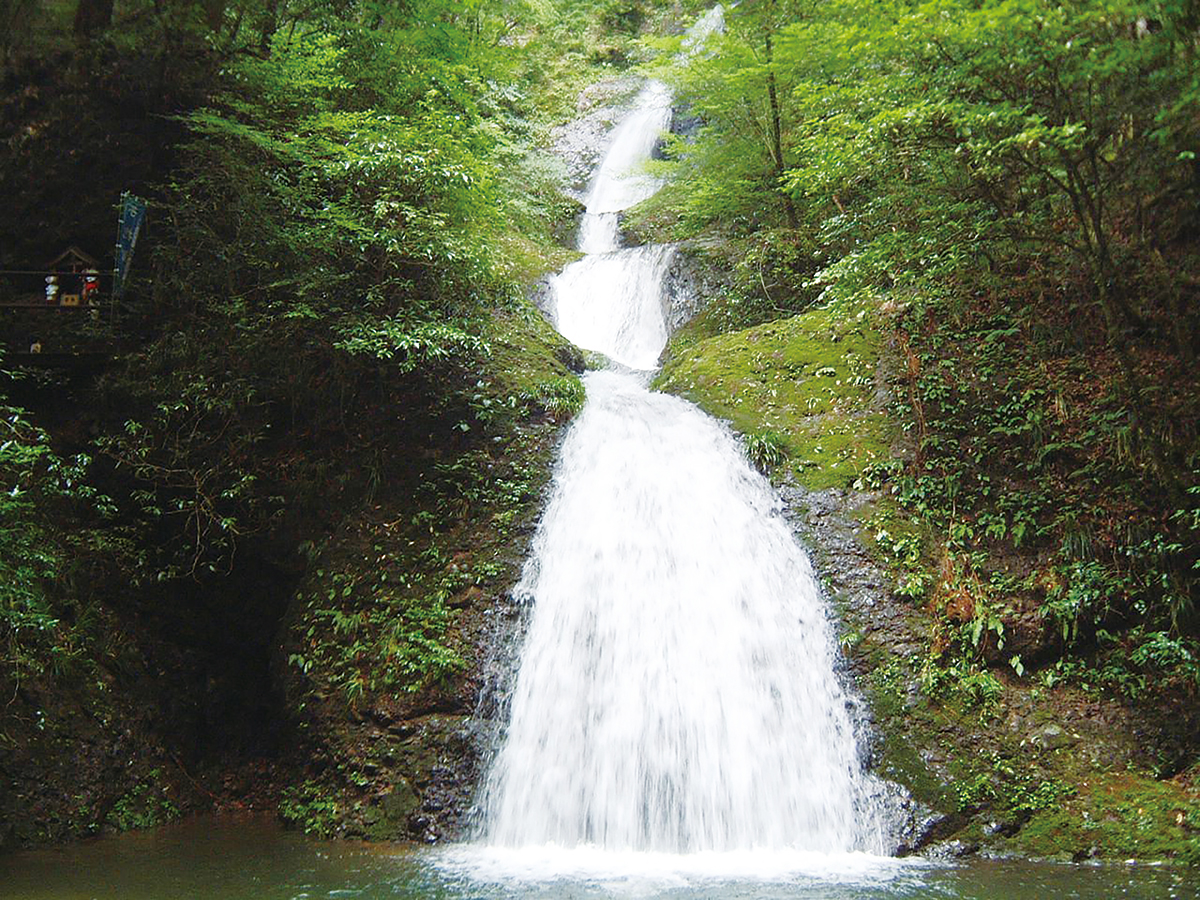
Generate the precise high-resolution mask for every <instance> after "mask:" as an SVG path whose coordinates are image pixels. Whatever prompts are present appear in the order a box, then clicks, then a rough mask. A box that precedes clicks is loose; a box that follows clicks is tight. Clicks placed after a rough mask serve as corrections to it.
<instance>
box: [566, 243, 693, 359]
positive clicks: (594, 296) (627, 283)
mask: <svg viewBox="0 0 1200 900" xmlns="http://www.w3.org/2000/svg"><path fill="white" fill-rule="evenodd" d="M674 255H675V250H674V248H673V247H670V246H664V245H662V244H650V245H647V246H645V247H635V248H633V249H631V250H618V251H615V252H612V253H602V254H596V255H593V256H585V257H584V258H583V259H581V260H579V261H578V262H574V263H572V264H571V265H569V266H567V267H566V268H565V269H563V270H562V272H560V273H559V274H558V275H556V276H554V277H553V278H552V279H551V280H550V286H551V289H552V290H553V292H554V326H555V327H556V328H557V329H558V331H559V333H560V334H561V335H562V336H563V337H565V338H566V339H567V340H569V341H571V342H572V343H574V344H576V345H577V346H579V347H583V348H584V349H585V350H597V351H599V352H601V353H604V354H606V355H607V356H609V357H610V358H611V359H614V360H616V361H617V362H619V363H622V364H623V365H626V366H629V367H631V368H634V369H653V368H655V367H656V366H657V365H658V357H659V354H660V353H662V349H663V347H664V346H666V343H667V316H666V301H665V300H664V298H663V290H664V284H665V282H666V277H667V270H668V269H669V268H670V265H671V259H672V257H673V256H674Z"/></svg>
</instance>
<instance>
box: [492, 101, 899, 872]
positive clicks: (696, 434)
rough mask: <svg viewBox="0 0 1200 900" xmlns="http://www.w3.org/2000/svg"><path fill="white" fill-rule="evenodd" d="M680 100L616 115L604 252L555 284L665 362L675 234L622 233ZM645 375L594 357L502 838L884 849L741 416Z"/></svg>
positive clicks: (828, 659)
mask: <svg viewBox="0 0 1200 900" xmlns="http://www.w3.org/2000/svg"><path fill="white" fill-rule="evenodd" d="M669 100H670V98H669V95H668V94H667V93H666V91H665V88H663V87H662V86H661V85H651V86H650V87H648V88H647V89H646V90H645V91H643V92H642V94H641V95H640V97H639V100H638V106H637V108H636V109H635V110H634V112H633V113H632V114H630V116H629V118H627V119H626V120H625V122H624V123H623V124H622V125H621V126H620V127H619V128H618V129H617V130H616V132H615V135H614V143H613V145H612V146H611V147H610V149H609V151H608V153H607V155H606V156H605V158H604V162H603V164H602V165H601V167H600V170H599V172H598V174H597V176H596V178H595V180H594V183H593V184H592V187H591V190H590V192H589V196H588V206H587V214H586V215H585V227H584V228H583V229H581V249H584V250H585V251H587V252H589V255H588V256H586V257H585V258H584V259H583V260H581V261H580V262H578V263H575V264H573V265H572V266H569V267H567V269H565V270H564V271H563V272H562V273H561V274H560V275H559V276H558V277H557V278H556V279H555V281H554V285H553V286H554V294H555V298H556V306H555V320H556V324H557V326H558V328H559V330H560V331H561V332H562V333H563V334H564V335H565V336H567V337H568V338H570V339H571V340H573V341H574V342H575V343H577V344H579V345H580V346H583V347H586V348H588V349H593V350H599V351H602V352H604V353H606V354H608V355H609V356H610V357H611V358H613V359H614V360H616V361H618V362H620V363H623V364H625V365H626V366H630V367H633V368H635V369H643V370H644V369H651V368H653V367H654V366H655V365H656V364H657V358H658V355H659V353H660V352H661V350H662V347H663V345H664V344H665V341H666V338H667V326H666V318H665V315H664V312H663V308H664V303H663V299H662V295H663V282H664V279H665V276H666V270H667V268H668V265H669V262H670V255H671V253H672V252H673V251H672V249H671V248H669V247H658V246H650V247H642V248H636V249H633V250H616V249H615V248H616V246H617V231H616V228H617V224H616V223H617V214H618V213H619V211H620V210H621V209H624V208H627V207H628V206H629V205H631V204H632V203H634V202H637V201H639V200H641V199H643V198H644V197H645V196H648V191H652V190H653V187H654V186H653V185H652V184H651V185H649V186H648V185H647V182H646V180H645V178H644V177H643V176H642V175H641V173H640V171H639V169H638V167H639V166H640V164H641V162H642V161H644V160H645V159H647V158H648V156H649V154H650V152H651V149H652V148H653V146H654V144H655V141H656V140H657V139H658V136H659V132H660V131H661V130H662V129H663V128H664V127H666V123H667V122H668V121H669V117H670V108H669ZM631 171H632V172H633V176H632V177H631V176H630V173H631ZM645 380H646V377H645V376H644V375H637V374H631V373H628V372H624V373H622V372H616V371H607V372H599V373H592V374H590V375H588V376H586V384H587V402H586V405H585V407H584V409H583V411H582V413H581V414H580V416H579V417H578V419H577V420H576V422H575V423H574V424H573V425H572V427H571V430H570V433H569V435H568V438H567V440H566V442H565V445H564V447H563V451H562V456H561V459H560V460H559V463H558V466H557V468H556V472H555V480H554V489H553V495H552V498H551V500H550V503H549V506H548V508H547V510H546V512H545V514H544V516H543V519H542V522H541V524H540V526H539V529H538V533H537V536H536V538H535V542H534V548H533V555H532V557H531V559H530V560H529V562H528V564H527V566H526V571H525V575H524V577H523V579H522V583H521V585H520V586H519V588H518V591H517V594H518V596H522V597H524V598H525V599H526V600H527V602H529V603H530V604H532V609H531V617H530V621H529V631H528V634H527V637H526V642H525V645H524V647H523V649H522V652H521V657H520V665H519V670H518V672H517V676H516V684H515V688H514V691H513V695H512V698H511V717H510V721H509V724H508V728H507V733H506V735H505V737H504V740H503V742H502V744H501V746H500V749H499V750H498V752H497V755H496V757H495V759H494V761H493V764H492V766H491V768H490V771H489V774H488V777H487V780H486V783H485V787H484V792H483V796H482V801H481V809H482V814H483V824H482V838H483V840H484V842H485V843H486V844H487V845H489V846H491V847H533V846H546V845H554V846H558V847H568V848H569V847H585V846H589V847H598V848H601V849H604V850H609V851H618V850H621V851H629V850H632V851H642V852H649V851H654V852H667V853H677V854H692V853H701V852H711V851H720V852H733V851H750V850H754V851H784V850H793V851H794V850H801V851H818V852H822V853H830V852H840V851H850V850H865V851H868V852H875V853H880V852H886V849H887V848H886V847H884V846H883V845H882V838H881V837H880V827H879V813H878V811H877V804H876V803H875V802H874V801H873V800H872V799H871V798H872V795H873V788H872V785H871V781H872V779H870V778H868V777H867V776H865V775H864V774H863V773H862V772H861V770H860V766H859V763H858V755H857V750H856V747H855V742H854V736H853V728H852V723H851V721H850V717H849V714H848V712H847V706H848V698H847V697H846V695H845V693H844V692H843V690H842V689H841V687H840V686H839V684H838V681H837V678H836V677H835V675H834V655H835V651H834V647H833V642H832V639H831V634H830V628H829V625H828V622H827V621H826V617H825V613H824V609H823V606H822V603H821V598H820V593H819V591H818V589H817V586H816V584H815V582H814V578H813V573H812V570H811V566H810V565H809V562H808V559H807V557H806V556H805V554H804V552H803V551H802V550H801V549H800V548H799V546H798V545H797V544H796V541H795V539H794V537H793V535H792V533H791V531H790V529H789V528H788V526H787V524H786V523H785V521H784V520H783V518H782V516H781V515H780V512H779V504H778V501H777V499H776V497H775V495H774V493H773V491H772V490H771V488H770V486H769V484H768V483H767V482H766V481H765V480H764V479H763V478H762V477H761V476H760V475H758V474H757V473H756V472H755V471H754V470H753V469H752V468H751V467H750V466H749V465H748V464H747V462H746V461H745V459H744V457H743V456H742V454H741V453H740V451H739V447H738V444H737V442H736V440H735V439H734V437H733V436H732V435H731V434H730V432H729V431H728V430H727V429H726V428H724V427H723V426H721V425H719V424H718V423H716V422H715V421H713V420H712V419H710V418H709V417H707V416H706V415H704V414H703V413H701V412H700V411H699V410H697V409H696V408H695V407H694V406H692V405H690V404H688V403H686V402H684V401H682V400H678V399H676V398H672V397H668V396H664V395H661V394H656V393H652V392H651V391H649V390H648V389H647V388H646V387H645V384H644V381H645Z"/></svg>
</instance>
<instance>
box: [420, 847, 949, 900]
mask: <svg viewBox="0 0 1200 900" xmlns="http://www.w3.org/2000/svg"><path fill="white" fill-rule="evenodd" d="M430 860H431V862H432V863H433V865H434V866H435V867H436V868H437V869H439V870H440V871H442V872H443V873H445V874H448V875H452V876H457V877H464V878H467V879H470V880H472V881H475V882H480V883H484V884H504V885H518V884H519V885H532V884H538V883H546V882H555V881H570V882H593V883H599V884H600V885H603V886H605V887H608V888H609V889H613V888H624V890H619V891H618V892H619V893H632V894H644V893H653V892H656V891H661V890H663V889H670V888H679V887H689V886H697V885H703V884H704V883H706V882H709V883H711V882H730V881H738V882H758V883H775V884H778V883H785V884H801V883H811V882H817V883H824V884H838V885H840V886H846V885H858V886H863V887H865V886H873V885H883V884H890V883H893V882H894V881H896V880H898V879H902V880H905V881H912V880H916V881H918V882H919V881H920V880H922V879H921V873H922V872H924V871H928V870H929V869H931V868H935V864H933V863H930V862H929V861H928V860H924V859H920V858H914V857H909V858H907V859H896V858H895V857H888V856H871V855H868V854H864V853H837V854H824V853H811V852H803V851H778V850H776V851H769V850H746V851H732V852H726V853H694V854H675V853H643V852H614V851H610V850H602V849H600V848H598V847H592V846H583V847H573V848H563V847H558V846H554V845H543V846H537V847H523V848H520V849H509V848H500V847H480V846H459V847H450V848H443V849H441V850H438V851H435V852H434V853H433V854H432V856H431V857H430Z"/></svg>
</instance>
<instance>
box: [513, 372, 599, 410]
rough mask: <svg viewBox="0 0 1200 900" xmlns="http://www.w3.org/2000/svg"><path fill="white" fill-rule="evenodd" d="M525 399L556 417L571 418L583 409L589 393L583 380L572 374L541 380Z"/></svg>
mask: <svg viewBox="0 0 1200 900" xmlns="http://www.w3.org/2000/svg"><path fill="white" fill-rule="evenodd" d="M525 399H527V400H531V401H533V402H534V403H536V404H537V405H538V406H539V407H541V408H542V409H544V410H545V411H546V412H547V413H548V414H549V415H551V416H553V417H555V418H569V417H570V416H573V415H575V414H576V413H578V412H579V411H580V410H581V409H583V402H584V400H586V399H587V394H586V391H585V390H584V387H583V382H582V381H580V380H579V379H578V378H576V377H575V376H573V375H571V376H564V377H560V378H552V379H549V380H547V381H542V382H539V383H538V384H537V385H535V386H534V388H533V390H532V391H530V392H528V393H527V394H525Z"/></svg>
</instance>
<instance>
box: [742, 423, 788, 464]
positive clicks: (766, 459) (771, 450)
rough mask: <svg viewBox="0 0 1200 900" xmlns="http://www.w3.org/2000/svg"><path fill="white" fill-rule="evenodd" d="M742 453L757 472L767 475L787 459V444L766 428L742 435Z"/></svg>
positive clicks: (777, 434)
mask: <svg viewBox="0 0 1200 900" xmlns="http://www.w3.org/2000/svg"><path fill="white" fill-rule="evenodd" d="M742 452H743V453H745V454H746V458H747V459H748V460H750V462H751V463H752V464H753V465H754V467H755V468H756V469H758V471H760V472H762V473H763V474H764V475H769V474H770V473H771V471H772V470H773V469H775V468H776V467H777V466H779V465H781V464H782V463H783V462H784V460H786V459H787V444H786V442H785V441H784V438H783V436H782V435H780V434H779V433H778V432H776V431H772V430H771V429H769V428H768V429H764V430H762V431H752V432H749V433H748V434H744V435H742Z"/></svg>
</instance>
